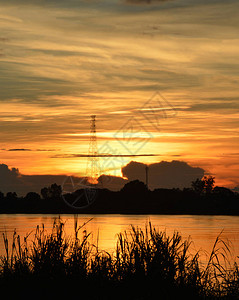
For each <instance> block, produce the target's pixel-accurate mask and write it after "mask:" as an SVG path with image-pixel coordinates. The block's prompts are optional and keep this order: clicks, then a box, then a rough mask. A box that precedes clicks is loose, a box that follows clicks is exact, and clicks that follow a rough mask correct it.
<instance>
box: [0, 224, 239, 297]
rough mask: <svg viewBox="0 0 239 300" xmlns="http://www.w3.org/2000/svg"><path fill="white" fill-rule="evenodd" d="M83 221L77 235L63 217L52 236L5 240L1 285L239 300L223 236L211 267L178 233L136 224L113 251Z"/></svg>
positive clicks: (68, 292)
mask: <svg viewBox="0 0 239 300" xmlns="http://www.w3.org/2000/svg"><path fill="white" fill-rule="evenodd" d="M84 225H85V224H83V225H81V226H79V225H78V220H77V218H75V225H74V235H73V236H67V235H66V233H65V231H64V223H63V222H62V221H61V219H60V218H59V219H56V220H55V222H54V224H53V228H52V231H51V232H50V233H48V232H47V231H46V230H45V228H44V225H42V226H41V227H40V226H37V228H36V231H35V234H34V235H33V239H32V240H31V241H29V238H30V237H29V236H26V237H25V238H24V240H23V241H21V240H20V236H19V235H18V234H17V233H16V231H15V232H14V234H13V242H12V245H9V240H8V237H7V236H6V234H4V235H3V239H4V245H5V250H6V253H5V255H3V256H1V263H0V287H1V291H2V293H3V292H7V294H8V295H9V297H10V298H11V297H12V296H18V297H19V296H22V295H27V294H30V295H31V297H32V294H31V293H37V296H41V295H44V293H46V295H47V296H49V295H52V296H54V297H62V296H68V297H69V296H73V295H76V294H80V295H84V296H87V298H88V299H156V298H157V299H176V298H179V297H182V298H183V299H238V297H239V269H238V266H237V264H236V263H235V264H234V265H233V266H229V267H228V268H226V267H225V264H222V263H221V262H222V260H223V261H224V262H226V261H227V255H229V253H230V248H229V247H228V245H227V244H226V243H225V242H223V241H222V240H221V239H220V236H218V238H217V239H216V241H215V243H214V245H213V247H212V252H211V254H210V255H209V258H208V262H207V264H205V265H204V266H202V265H201V264H200V253H199V252H197V253H196V254H194V255H192V254H191V252H190V245H191V243H190V241H189V240H182V237H181V235H180V234H179V233H178V232H175V233H174V234H173V235H172V236H168V235H167V234H166V232H161V231H158V230H157V229H156V228H155V227H154V226H153V225H152V224H151V223H150V222H149V223H147V224H146V226H145V228H138V227H134V226H131V228H130V229H129V230H127V231H125V232H121V233H119V234H118V236H117V242H116V248H115V251H114V252H113V253H108V252H106V251H104V250H101V249H99V247H98V245H94V244H92V243H90V242H89V236H90V233H87V231H86V230H85V229H84Z"/></svg>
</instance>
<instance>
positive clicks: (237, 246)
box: [0, 214, 239, 261]
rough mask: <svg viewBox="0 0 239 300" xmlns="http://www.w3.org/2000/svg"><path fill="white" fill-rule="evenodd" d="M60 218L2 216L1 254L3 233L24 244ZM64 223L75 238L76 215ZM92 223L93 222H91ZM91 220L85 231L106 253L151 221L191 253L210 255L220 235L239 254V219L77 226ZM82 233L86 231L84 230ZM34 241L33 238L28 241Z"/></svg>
mask: <svg viewBox="0 0 239 300" xmlns="http://www.w3.org/2000/svg"><path fill="white" fill-rule="evenodd" d="M57 217H58V215H50V214H47V215H40V214H11V215H9V214H2V215H0V254H4V243H3V237H2V233H3V232H6V233H7V236H8V238H9V240H10V241H11V237H12V234H13V232H14V230H15V229H16V231H17V233H18V234H19V235H20V237H21V238H22V241H23V237H24V236H25V235H27V234H29V233H30V232H32V234H34V231H35V229H36V226H37V225H41V224H44V228H45V229H46V230H47V232H49V233H50V232H51V229H52V225H53V222H54V219H55V218H57ZM60 217H61V219H62V220H63V221H64V222H65V232H66V234H67V235H72V236H73V235H74V218H75V216H74V215H61V216H60ZM89 220H90V221H89ZM87 221H89V222H88V223H87V224H86V225H85V226H84V229H85V230H86V231H87V232H91V233H92V234H91V236H90V241H92V242H93V243H96V242H97V240H98V247H99V248H100V249H103V250H107V251H110V252H112V251H113V250H114V248H115V245H116V238H117V233H119V232H122V231H124V230H128V229H129V228H130V225H131V224H132V225H135V226H138V227H141V228H144V227H145V224H146V223H147V222H148V221H151V223H152V225H153V226H155V227H156V228H157V229H159V230H166V233H167V234H168V235H172V234H173V232H174V231H178V232H179V233H180V234H181V235H182V237H183V239H187V238H189V237H190V239H191V240H192V245H191V251H192V252H195V251H197V250H200V249H201V250H204V251H202V252H203V255H206V254H205V253H209V252H210V251H211V249H212V247H213V244H214V242H215V239H216V238H217V236H218V235H219V234H220V233H221V238H222V239H223V240H224V241H226V242H229V243H230V249H231V257H230V260H231V261H233V260H235V258H236V257H237V255H239V216H195V215H120V214H118V215H115V214H114V215H109V214H101V215H98V214H96V215H91V214H85V215H78V224H79V225H81V224H83V223H85V222H87ZM82 231H83V230H82ZM29 239H30V240H31V235H30V236H29V238H28V240H29Z"/></svg>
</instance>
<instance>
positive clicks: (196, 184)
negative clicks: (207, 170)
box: [192, 178, 205, 195]
mask: <svg viewBox="0 0 239 300" xmlns="http://www.w3.org/2000/svg"><path fill="white" fill-rule="evenodd" d="M204 188H205V181H204V180H201V179H199V178H197V179H196V180H195V181H192V189H193V190H194V191H195V192H196V193H197V194H199V195H201V194H202V193H203V191H204Z"/></svg>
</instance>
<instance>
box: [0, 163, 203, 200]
mask: <svg viewBox="0 0 239 300" xmlns="http://www.w3.org/2000/svg"><path fill="white" fill-rule="evenodd" d="M145 168H146V165H145V164H143V163H139V162H134V161H131V162H130V163H129V164H128V165H126V166H125V167H123V168H122V174H123V176H124V178H121V177H117V176H109V175H101V176H100V177H99V186H100V187H104V188H108V189H111V190H119V189H121V188H122V187H123V186H124V185H125V184H126V183H127V182H128V181H132V180H136V179H138V180H140V181H143V182H146V177H145ZM203 175H204V170H203V169H201V168H195V167H192V166H190V165H188V164H187V163H186V162H183V161H176V160H174V161H172V162H166V161H161V162H159V163H155V164H151V165H149V168H148V179H149V187H150V189H155V188H184V187H190V186H191V182H192V181H193V180H195V179H197V178H202V177H203ZM66 178H67V177H66V176H65V175H24V174H21V173H20V172H19V170H18V169H17V168H9V167H8V166H7V165H5V164H0V191H2V192H4V193H7V192H9V191H11V192H13V191H15V192H16V193H17V194H18V195H20V196H24V195H25V194H26V193H28V192H33V191H34V192H38V193H39V192H40V190H41V188H43V187H45V186H49V185H51V184H52V183H56V184H58V185H63V183H64V182H65V180H66ZM73 179H74V181H76V182H77V181H80V180H81V178H79V177H78V178H77V177H73Z"/></svg>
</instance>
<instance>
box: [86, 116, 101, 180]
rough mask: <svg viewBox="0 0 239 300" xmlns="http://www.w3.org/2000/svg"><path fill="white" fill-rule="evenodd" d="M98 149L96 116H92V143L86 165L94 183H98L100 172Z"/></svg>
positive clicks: (88, 176)
mask: <svg viewBox="0 0 239 300" xmlns="http://www.w3.org/2000/svg"><path fill="white" fill-rule="evenodd" d="M98 160H99V158H98V150H97V138H96V116H95V115H92V116H91V126H90V143H89V151H88V160H87V166H86V176H87V178H88V181H89V182H90V183H92V184H96V183H97V178H98V176H99V175H100V174H99V173H100V172H99V167H98V166H99V164H98Z"/></svg>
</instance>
